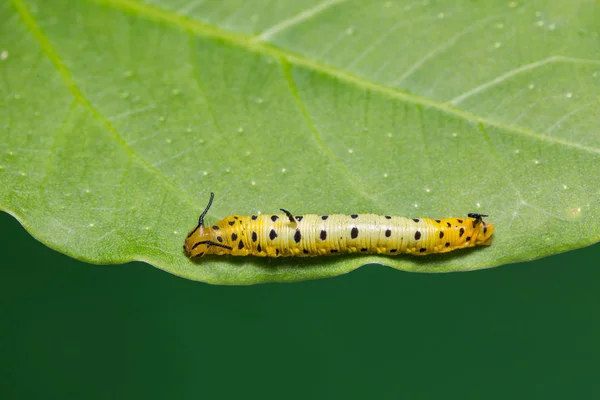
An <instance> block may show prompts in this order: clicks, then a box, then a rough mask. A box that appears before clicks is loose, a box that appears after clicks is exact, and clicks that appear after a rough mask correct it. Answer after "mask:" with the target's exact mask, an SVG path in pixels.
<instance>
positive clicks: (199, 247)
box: [183, 193, 232, 258]
mask: <svg viewBox="0 0 600 400" xmlns="http://www.w3.org/2000/svg"><path fill="white" fill-rule="evenodd" d="M214 197H215V194H214V193H211V194H210V200H209V201H208V205H207V206H206V209H204V211H203V212H202V214H200V218H199V219H198V226H196V227H195V228H194V230H193V231H191V232H190V233H189V234H188V235H187V238H186V239H185V244H184V245H183V249H184V250H185V253H186V254H187V255H188V257H190V258H193V257H202V256H203V255H205V254H229V253H230V252H231V250H232V249H231V247H230V246H226V245H224V244H222V243H220V241H219V239H221V236H220V235H219V234H218V233H217V232H216V229H215V227H216V226H215V227H210V226H208V227H207V226H204V216H205V215H206V213H207V212H208V209H209V208H210V205H211V204H212V201H213V198H214ZM216 228H217V229H218V227H216ZM221 240H222V239H221Z"/></svg>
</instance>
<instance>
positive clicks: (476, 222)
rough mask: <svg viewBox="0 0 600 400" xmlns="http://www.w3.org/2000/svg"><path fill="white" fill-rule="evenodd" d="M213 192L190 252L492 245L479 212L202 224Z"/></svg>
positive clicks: (307, 252)
mask: <svg viewBox="0 0 600 400" xmlns="http://www.w3.org/2000/svg"><path fill="white" fill-rule="evenodd" d="M213 198H214V193H211V194H210V200H209V202H208V205H207V206H206V209H205V210H204V212H202V214H201V215H200V218H199V220H198V226H197V227H196V228H194V230H193V231H191V232H190V233H189V235H188V236H187V238H186V240H185V245H184V246H183V248H184V250H185V252H186V254H187V255H188V256H189V257H201V256H204V255H206V254H217V255H223V254H231V255H233V256H248V255H253V256H260V257H287V256H298V257H311V256H321V255H331V254H344V253H362V254H385V255H391V256H393V255H396V254H401V253H405V254H414V255H426V254H432V253H446V252H448V251H452V250H456V249H462V248H465V247H473V246H479V245H489V244H491V240H492V239H491V235H492V233H493V232H494V225H492V224H489V223H486V222H484V221H483V217H487V215H483V214H469V215H468V217H467V218H445V219H430V218H414V219H410V218H403V217H392V216H389V215H385V216H383V215H375V214H352V215H340V214H333V215H314V214H308V215H293V214H292V213H290V212H289V211H287V210H284V209H281V211H283V212H284V214H268V215H267V214H263V215H252V216H242V215H231V216H229V217H226V218H225V219H223V220H221V221H219V222H217V223H216V224H214V225H212V226H204V216H205V215H206V213H207V212H208V209H209V208H210V206H211V204H212V201H213Z"/></svg>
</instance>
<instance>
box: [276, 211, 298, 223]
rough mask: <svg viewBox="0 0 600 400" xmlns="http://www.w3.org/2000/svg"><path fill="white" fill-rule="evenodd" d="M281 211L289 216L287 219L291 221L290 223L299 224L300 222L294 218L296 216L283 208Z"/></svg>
mask: <svg viewBox="0 0 600 400" xmlns="http://www.w3.org/2000/svg"><path fill="white" fill-rule="evenodd" d="M280 210H281V211H283V212H284V213H285V215H287V217H288V218H289V219H290V222H291V223H293V224H296V223H298V221H296V218H294V216H293V215H292V213H291V212H289V211H288V210H284V209H283V208H280Z"/></svg>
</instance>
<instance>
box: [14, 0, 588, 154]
mask: <svg viewBox="0 0 600 400" xmlns="http://www.w3.org/2000/svg"><path fill="white" fill-rule="evenodd" d="M14 1H21V0H14ZM87 1H88V2H93V3H96V4H100V5H105V6H111V7H113V8H116V9H119V10H122V11H124V12H128V13H129V14H130V15H134V16H143V17H146V18H148V19H151V20H157V21H160V22H163V23H166V24H170V25H172V26H175V27H177V28H179V29H182V30H185V31H188V32H190V33H194V34H197V35H202V36H204V37H208V38H213V39H218V40H221V41H226V42H229V43H231V44H232V45H235V46H237V47H239V48H243V49H245V50H246V51H250V52H254V53H256V54H262V55H268V56H271V57H273V58H276V59H284V60H286V61H287V62H288V63H290V64H295V65H298V66H302V67H305V68H307V69H310V70H313V71H316V72H319V73H321V74H327V75H330V76H333V77H335V78H337V79H339V80H342V81H345V82H347V83H352V84H354V85H356V86H358V87H361V88H363V89H366V90H371V91H374V92H378V93H381V94H385V95H387V96H389V97H393V98H396V99H400V100H403V101H406V102H408V103H412V104H418V105H421V106H425V107H430V108H434V109H438V110H440V111H443V112H445V113H447V114H451V115H454V116H458V117H460V118H462V119H464V120H466V121H469V122H471V123H473V124H477V123H482V124H485V125H489V126H494V127H497V128H500V129H502V130H504V131H506V132H510V133H513V134H517V135H522V136H527V137H532V138H535V139H538V140H541V141H544V142H548V143H555V144H560V145H564V146H568V147H572V148H576V149H579V150H583V151H586V152H590V153H596V154H600V149H599V148H595V147H591V146H585V145H582V144H579V143H573V142H570V141H568V140H564V139H560V138H556V137H552V136H547V135H543V134H540V133H537V132H534V131H531V130H529V129H525V128H522V127H520V126H515V125H509V124H505V123H503V122H500V121H496V120H493V119H489V118H485V117H482V116H479V115H476V114H473V113H471V112H468V111H465V110H462V109H458V108H455V107H452V104H453V101H455V100H456V99H454V100H451V101H449V102H447V103H442V102H438V101H435V100H431V99H428V98H426V97H421V96H417V95H414V94H410V93H407V92H404V91H402V90H400V89H397V88H391V87H388V86H383V85H381V84H379V83H377V82H373V81H369V80H367V79H365V78H362V77H358V76H356V75H353V74H351V73H349V72H348V71H345V70H341V69H339V68H335V67H332V66H329V65H326V64H324V63H321V62H319V61H316V60H312V59H310V58H307V57H304V56H302V55H299V54H296V53H294V52H291V51H289V50H285V49H281V48H278V47H274V46H272V45H270V44H268V43H264V42H261V41H260V40H259V38H258V36H249V35H243V34H240V33H233V32H228V31H224V30H222V29H221V28H218V27H216V26H213V25H209V24H206V23H204V22H200V21H197V20H193V19H190V18H188V17H186V16H183V15H179V14H176V13H173V12H170V11H167V10H164V9H161V8H157V7H154V6H151V5H147V4H143V3H138V2H135V1H132V0H87ZM552 62H574V63H591V64H599V65H600V61H595V60H578V59H572V58H570V57H564V56H561V55H554V56H551V57H549V58H546V59H544V60H540V61H538V62H534V63H531V64H527V65H523V66H519V67H517V68H515V69H514V70H512V71H509V72H507V73H505V74H503V75H501V76H500V77H497V78H495V79H493V80H491V81H490V82H488V83H486V84H484V85H481V86H480V87H481V89H480V90H479V91H476V89H477V88H475V89H470V90H469V91H467V93H472V94H474V93H477V92H480V91H483V90H485V89H487V88H488V87H491V86H493V85H494V84H497V83H499V82H501V81H503V80H505V79H508V78H510V77H512V76H515V75H517V74H519V73H521V72H525V71H530V70H532V69H535V68H537V67H540V66H543V65H546V64H548V63H552ZM459 97H460V96H459Z"/></svg>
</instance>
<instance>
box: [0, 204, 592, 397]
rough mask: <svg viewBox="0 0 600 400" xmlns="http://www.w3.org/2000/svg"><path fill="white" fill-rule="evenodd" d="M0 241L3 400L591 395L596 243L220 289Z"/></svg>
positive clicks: (11, 237)
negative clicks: (492, 263) (483, 263)
mask: <svg viewBox="0 0 600 400" xmlns="http://www.w3.org/2000/svg"><path fill="white" fill-rule="evenodd" d="M0 239H1V243H2V253H3V257H2V259H3V262H2V269H1V272H2V279H1V281H0V282H1V283H0V296H1V305H2V306H1V308H0V318H1V321H2V326H1V329H0V343H1V344H0V346H2V349H1V353H2V354H1V360H2V361H1V363H0V365H1V368H2V369H1V370H0V380H1V381H3V383H2V385H0V398H3V399H6V398H44V399H47V398H68V399H71V398H72V399H75V398H78V399H79V398H91V399H96V398H140V397H145V398H162V399H166V398H211V399H213V398H235V397H238V398H259V397H260V398H276V397H281V396H285V398H294V399H306V398H309V397H311V398H361V399H366V398H378V399H381V398H385V399H398V398H400V395H402V394H405V395H409V397H408V398H411V399H420V398H448V397H461V398H480V399H481V398H487V399H489V398H497V399H505V398H508V397H509V396H511V397H512V398H539V399H550V398H556V399H565V398H578V399H591V398H600V379H599V375H600V322H599V315H600V312H599V310H598V305H600V290H598V288H599V286H600V266H599V265H598V259H599V258H600V246H599V245H595V246H592V247H588V248H585V249H581V250H578V251H573V252H569V253H565V254H560V255H556V256H553V257H548V258H545V259H542V260H538V261H534V262H529V263H522V264H513V265H507V266H504V267H500V268H495V269H490V270H482V271H477V272H468V273H453V274H440V275H427V274H411V273H405V272H400V271H395V270H392V269H390V268H385V267H381V266H376V265H371V266H368V267H364V268H361V269H359V270H358V271H355V272H353V273H351V274H348V275H345V276H341V277H337V278H332V279H325V280H319V281H311V282H302V283H295V284H268V285H258V286H250V287H223V286H210V285H207V284H202V283H196V282H191V281H186V280H184V279H181V278H177V277H175V276H172V275H169V274H167V273H165V272H162V271H160V270H158V269H155V268H152V267H150V266H148V265H146V264H142V263H131V264H128V265H119V266H95V265H88V264H84V263H81V262H78V261H75V260H73V259H70V258H68V257H66V256H64V255H61V254H59V253H56V252H54V251H52V250H50V249H48V248H46V247H45V246H43V245H42V244H40V243H38V242H37V241H35V240H34V239H32V238H31V237H30V236H29V234H27V233H26V232H25V230H24V229H22V228H21V227H20V225H19V224H18V222H17V221H16V220H14V219H13V218H12V217H11V216H9V215H7V214H4V213H0ZM515 396H516V397H515Z"/></svg>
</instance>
